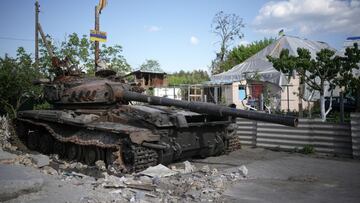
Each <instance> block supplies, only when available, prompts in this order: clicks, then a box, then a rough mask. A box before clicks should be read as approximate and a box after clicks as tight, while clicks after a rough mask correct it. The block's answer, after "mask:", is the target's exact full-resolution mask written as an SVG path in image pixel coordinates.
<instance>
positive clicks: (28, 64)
mask: <svg viewBox="0 0 360 203" xmlns="http://www.w3.org/2000/svg"><path fill="white" fill-rule="evenodd" d="M39 75H40V73H39V72H38V71H37V70H35V69H34V67H33V66H32V60H31V57H30V55H29V54H27V53H26V52H25V49H24V48H22V47H19V48H18V49H17V55H16V58H12V57H9V56H7V55H5V57H4V58H0V109H3V110H5V112H2V113H8V114H9V115H10V117H12V118H14V117H16V114H17V111H18V110H19V109H20V108H21V107H22V106H23V105H24V103H25V102H26V101H28V100H29V99H30V98H32V97H37V96H38V95H39V94H40V88H39V87H36V86H34V85H32V81H33V80H34V79H36V78H38V77H39Z"/></svg>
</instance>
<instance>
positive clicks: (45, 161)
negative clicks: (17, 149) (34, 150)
mask: <svg viewBox="0 0 360 203" xmlns="http://www.w3.org/2000/svg"><path fill="white" fill-rule="evenodd" d="M31 159H32V160H33V161H34V163H35V164H36V166H37V167H38V168H41V167H44V166H47V165H49V164H50V159H49V157H48V156H46V155H43V154H36V155H31Z"/></svg>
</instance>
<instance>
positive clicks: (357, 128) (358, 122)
mask: <svg viewBox="0 0 360 203" xmlns="http://www.w3.org/2000/svg"><path fill="white" fill-rule="evenodd" d="M351 138H352V150H353V157H354V158H357V159H360V113H357V114H352V115H351Z"/></svg>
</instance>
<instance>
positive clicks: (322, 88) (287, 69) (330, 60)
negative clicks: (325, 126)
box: [268, 48, 342, 121]
mask: <svg viewBox="0 0 360 203" xmlns="http://www.w3.org/2000/svg"><path fill="white" fill-rule="evenodd" d="M297 54H298V56H292V55H290V54H289V50H288V49H283V50H282V51H281V53H280V57H279V58H273V57H271V56H268V59H269V61H270V62H272V63H273V66H274V68H275V69H276V70H278V71H281V72H283V73H285V74H288V75H291V74H292V73H293V71H296V72H297V74H298V75H299V76H300V80H301V81H303V82H304V83H306V84H307V85H308V86H309V87H310V88H311V89H313V90H316V91H319V93H320V111H321V118H322V120H323V121H325V120H326V116H327V114H328V113H329V112H330V111H331V106H330V107H329V109H328V110H326V109H325V92H326V90H327V89H326V85H327V84H328V85H329V89H328V90H329V91H331V92H332V91H333V89H334V88H335V85H334V84H335V80H336V78H337V76H338V73H339V72H340V71H341V69H342V66H341V60H340V58H339V57H335V51H333V50H329V49H322V50H320V51H319V52H318V53H316V59H311V54H310V51H309V50H307V49H303V48H298V49H297Z"/></svg>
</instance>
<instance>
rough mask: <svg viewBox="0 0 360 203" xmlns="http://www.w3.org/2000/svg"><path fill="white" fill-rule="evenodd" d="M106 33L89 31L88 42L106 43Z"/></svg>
mask: <svg viewBox="0 0 360 203" xmlns="http://www.w3.org/2000/svg"><path fill="white" fill-rule="evenodd" d="M106 38H107V36H106V32H101V31H96V30H90V41H93V42H95V41H97V42H106Z"/></svg>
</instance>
